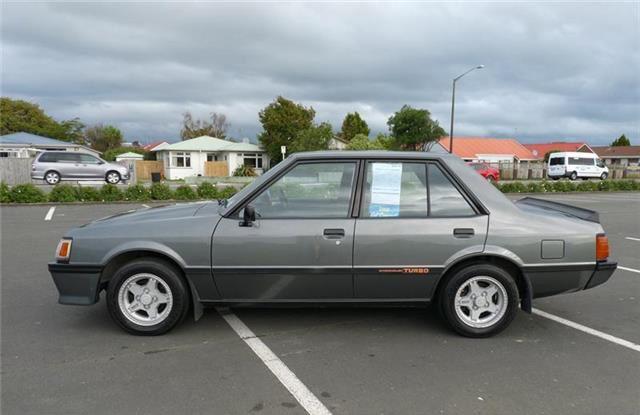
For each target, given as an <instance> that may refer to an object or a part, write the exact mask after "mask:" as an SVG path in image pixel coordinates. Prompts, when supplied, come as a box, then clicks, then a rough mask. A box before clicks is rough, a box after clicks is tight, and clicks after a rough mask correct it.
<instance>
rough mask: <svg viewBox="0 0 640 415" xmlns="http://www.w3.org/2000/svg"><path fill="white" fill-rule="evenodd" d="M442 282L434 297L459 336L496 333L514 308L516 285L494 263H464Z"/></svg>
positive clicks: (514, 311) (515, 305) (484, 335)
mask: <svg viewBox="0 0 640 415" xmlns="http://www.w3.org/2000/svg"><path fill="white" fill-rule="evenodd" d="M474 283H475V288H472V285H474ZM444 284H445V285H444V287H443V289H442V290H441V291H440V298H439V299H438V301H439V304H440V311H441V314H442V315H443V317H444V318H445V320H446V321H447V323H448V324H449V325H450V326H451V328H452V329H453V330H455V331H456V332H458V333H459V334H461V335H463V336H466V337H490V336H493V335H495V334H497V333H500V332H501V331H502V330H504V329H505V328H507V327H508V326H509V324H511V322H512V321H513V319H514V318H515V316H516V314H517V312H518V300H519V298H518V286H517V285H516V282H515V280H514V279H513V277H512V276H511V275H510V274H509V273H508V272H506V271H505V270H503V269H502V268H499V267H497V266H495V265H491V264H476V265H470V266H468V267H464V268H462V269H460V270H458V271H456V272H455V273H454V274H452V275H451V277H450V278H448V279H447V280H446V281H444ZM474 291H475V293H474ZM492 292H493V294H491V293H492ZM483 293H489V296H490V297H489V296H487V295H485V294H483ZM474 314H475V320H473V319H472V317H474Z"/></svg>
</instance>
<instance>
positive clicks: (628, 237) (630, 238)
mask: <svg viewBox="0 0 640 415" xmlns="http://www.w3.org/2000/svg"><path fill="white" fill-rule="evenodd" d="M624 239H628V240H630V241H638V242H640V238H632V237H630V236H625V237H624Z"/></svg>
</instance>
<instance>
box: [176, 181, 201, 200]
mask: <svg viewBox="0 0 640 415" xmlns="http://www.w3.org/2000/svg"><path fill="white" fill-rule="evenodd" d="M175 198H176V199H178V200H194V199H197V198H198V195H197V194H196V192H195V191H194V190H193V189H192V188H191V186H187V185H186V184H183V185H182V186H178V188H177V189H176V192H175Z"/></svg>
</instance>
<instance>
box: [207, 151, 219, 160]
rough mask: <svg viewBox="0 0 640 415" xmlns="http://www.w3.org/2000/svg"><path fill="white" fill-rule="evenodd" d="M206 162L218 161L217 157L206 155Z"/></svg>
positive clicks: (210, 154) (211, 154) (212, 154)
mask: <svg viewBox="0 0 640 415" xmlns="http://www.w3.org/2000/svg"><path fill="white" fill-rule="evenodd" d="M207 161H218V155H217V154H216V153H207Z"/></svg>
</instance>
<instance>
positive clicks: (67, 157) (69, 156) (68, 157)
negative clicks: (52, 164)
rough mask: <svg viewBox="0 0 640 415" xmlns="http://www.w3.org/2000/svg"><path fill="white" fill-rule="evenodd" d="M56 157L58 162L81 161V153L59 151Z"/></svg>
mask: <svg viewBox="0 0 640 415" xmlns="http://www.w3.org/2000/svg"><path fill="white" fill-rule="evenodd" d="M55 159H56V160H57V162H58V163H80V154H77V153H57V154H56V155H55Z"/></svg>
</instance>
